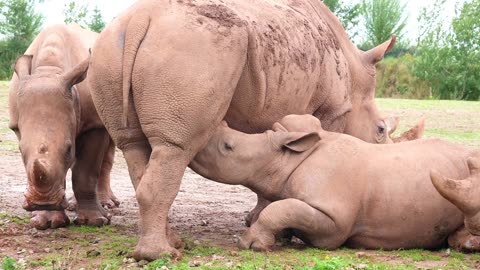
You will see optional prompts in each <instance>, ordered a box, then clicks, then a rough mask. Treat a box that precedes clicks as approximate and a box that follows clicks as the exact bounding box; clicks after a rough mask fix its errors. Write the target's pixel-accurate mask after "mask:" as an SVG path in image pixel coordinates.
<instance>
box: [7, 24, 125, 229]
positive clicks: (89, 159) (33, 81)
mask: <svg viewBox="0 0 480 270" xmlns="http://www.w3.org/2000/svg"><path fill="white" fill-rule="evenodd" d="M96 37H97V34H96V33H94V32H91V31H87V30H84V29H82V28H81V27H80V26H78V25H76V24H71V25H68V26H64V25H54V26H50V27H47V28H45V29H44V30H42V31H41V32H40V34H39V35H38V36H37V37H36V38H35V40H34V41H33V42H32V44H31V45H30V46H29V48H28V49H27V51H26V53H25V55H23V56H21V57H20V58H19V59H18V60H17V62H16V64H15V74H14V75H13V78H12V81H11V83H10V93H9V108H10V124H9V126H10V128H11V129H12V130H13V131H14V132H15V134H16V135H17V138H18V140H19V147H20V152H21V154H22V160H23V163H24V165H25V169H26V172H27V177H28V187H27V192H26V193H25V202H24V204H23V208H25V209H26V210H28V211H33V214H32V218H31V224H32V225H33V226H35V227H36V228H37V229H47V228H57V227H63V226H66V225H68V224H69V222H70V221H69V219H68V217H67V215H66V214H65V211H64V209H65V208H66V207H67V202H66V199H65V177H66V174H67V171H68V169H72V182H73V191H74V194H75V197H76V200H77V202H78V206H77V207H76V208H77V215H76V218H75V223H77V224H88V225H103V224H107V223H108V222H109V221H108V219H107V213H106V211H105V210H104V209H103V207H102V206H101V204H103V205H106V206H110V207H111V206H115V205H118V201H117V200H116V198H115V196H114V195H113V193H112V191H111V190H110V170H111V168H112V162H113V157H114V150H115V145H114V144H113V141H112V140H111V139H110V138H109V136H108V133H107V131H106V130H105V128H104V126H103V124H102V122H101V121H100V118H99V117H98V115H97V113H96V110H95V107H94V105H93V101H92V98H91V96H90V91H89V88H88V87H87V84H86V83H82V81H83V79H84V78H85V76H86V73H87V69H88V57H89V51H88V50H89V48H90V47H91V46H93V43H94V41H95V39H96ZM86 59H87V60H86ZM76 204H77V203H76Z"/></svg>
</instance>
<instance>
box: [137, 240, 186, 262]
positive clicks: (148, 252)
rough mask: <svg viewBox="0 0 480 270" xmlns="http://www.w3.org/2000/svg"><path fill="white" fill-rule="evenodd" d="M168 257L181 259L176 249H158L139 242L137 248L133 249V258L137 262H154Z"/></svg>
mask: <svg viewBox="0 0 480 270" xmlns="http://www.w3.org/2000/svg"><path fill="white" fill-rule="evenodd" d="M165 255H167V256H170V257H171V258H174V259H175V258H181V257H182V254H181V253H180V251H178V250H177V249H175V248H173V247H170V246H166V247H159V246H150V245H148V244H144V243H142V241H141V240H140V241H139V243H138V244H137V246H136V247H135V251H134V252H133V258H134V259H135V260H137V261H140V260H147V261H154V260H157V259H159V258H161V257H163V256H165Z"/></svg>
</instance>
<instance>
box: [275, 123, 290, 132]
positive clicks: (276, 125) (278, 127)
mask: <svg viewBox="0 0 480 270" xmlns="http://www.w3.org/2000/svg"><path fill="white" fill-rule="evenodd" d="M272 130H273V131H283V132H288V130H287V129H286V128H285V127H284V126H283V125H282V124H280V123H279V122H275V123H274V124H273V125H272Z"/></svg>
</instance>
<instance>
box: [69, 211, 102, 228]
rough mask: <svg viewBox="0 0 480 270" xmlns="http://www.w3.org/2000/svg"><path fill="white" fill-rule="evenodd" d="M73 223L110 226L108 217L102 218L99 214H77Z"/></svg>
mask: <svg viewBox="0 0 480 270" xmlns="http://www.w3.org/2000/svg"><path fill="white" fill-rule="evenodd" d="M73 223H75V224H76V225H90V226H98V227H101V226H104V225H108V224H110V216H103V215H102V214H101V213H100V212H86V213H78V214H77V216H76V217H75V219H74V220H73Z"/></svg>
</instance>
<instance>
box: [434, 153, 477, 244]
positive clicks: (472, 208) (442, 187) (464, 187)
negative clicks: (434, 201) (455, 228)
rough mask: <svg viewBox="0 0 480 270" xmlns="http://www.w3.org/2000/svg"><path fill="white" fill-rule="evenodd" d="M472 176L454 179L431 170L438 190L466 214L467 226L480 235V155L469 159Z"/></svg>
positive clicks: (473, 233) (473, 232)
mask: <svg viewBox="0 0 480 270" xmlns="http://www.w3.org/2000/svg"><path fill="white" fill-rule="evenodd" d="M467 164H468V168H469V170H470V176H469V177H468V178H466V179H464V180H454V179H449V178H447V177H444V176H443V175H440V174H439V173H438V172H436V171H431V173H430V177H431V180H432V183H433V185H434V186H435V188H436V189H437V190H438V192H439V193H440V194H441V195H442V196H443V197H444V198H445V199H447V200H449V201H450V202H451V203H453V204H454V205H455V206H457V207H458V208H459V209H460V211H462V212H463V214H464V215H465V227H466V229H467V230H468V231H469V232H470V233H471V234H472V235H478V236H480V155H477V156H475V157H470V158H469V159H468V160H467Z"/></svg>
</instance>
